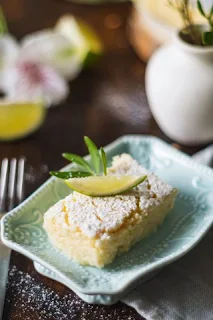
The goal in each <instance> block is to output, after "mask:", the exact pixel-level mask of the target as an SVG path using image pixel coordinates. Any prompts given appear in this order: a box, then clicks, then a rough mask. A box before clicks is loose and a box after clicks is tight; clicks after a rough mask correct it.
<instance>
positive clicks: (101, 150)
mask: <svg viewBox="0 0 213 320" xmlns="http://www.w3.org/2000/svg"><path fill="white" fill-rule="evenodd" d="M100 152H101V160H102V166H103V171H104V175H105V176H106V175H107V158H106V153H105V151H104V149H103V148H102V147H101V149H100Z"/></svg>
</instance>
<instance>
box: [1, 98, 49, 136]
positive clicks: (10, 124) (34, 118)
mask: <svg viewBox="0 0 213 320" xmlns="http://www.w3.org/2000/svg"><path fill="white" fill-rule="evenodd" d="M45 114H46V109H45V107H44V106H43V104H41V103H32V102H23V103H21V102H11V101H10V102H9V101H3V100H0V140H15V139H19V138H21V137H24V136H26V135H28V134H30V133H32V132H33V131H35V130H36V129H37V128H38V127H39V126H40V125H41V124H42V122H43V120H44V118H45Z"/></svg>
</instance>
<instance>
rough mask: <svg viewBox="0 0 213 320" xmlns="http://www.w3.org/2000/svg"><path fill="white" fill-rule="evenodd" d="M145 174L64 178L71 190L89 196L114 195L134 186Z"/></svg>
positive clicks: (140, 181) (143, 178)
mask: <svg viewBox="0 0 213 320" xmlns="http://www.w3.org/2000/svg"><path fill="white" fill-rule="evenodd" d="M145 179H146V176H91V177H86V178H72V179H68V180H65V182H66V184H67V185H68V186H69V187H70V188H71V189H73V190H75V191H77V192H79V193H82V194H84V195H87V196H91V197H103V196H114V195H116V194H120V193H122V192H125V191H127V190H129V189H132V188H134V187H136V186H137V185H138V184H140V183H142V182H143V181H144V180H145Z"/></svg>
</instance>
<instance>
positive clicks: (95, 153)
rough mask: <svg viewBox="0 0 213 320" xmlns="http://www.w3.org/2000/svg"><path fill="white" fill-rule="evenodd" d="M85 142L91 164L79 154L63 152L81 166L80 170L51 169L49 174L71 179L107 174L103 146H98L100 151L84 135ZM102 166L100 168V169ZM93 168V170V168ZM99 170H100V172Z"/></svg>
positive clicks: (67, 157) (66, 157) (68, 158)
mask: <svg viewBox="0 0 213 320" xmlns="http://www.w3.org/2000/svg"><path fill="white" fill-rule="evenodd" d="M84 141H85V144H86V145H87V147H88V150H89V153H90V156H91V162H92V166H91V165H90V163H89V162H88V161H86V160H85V159H84V158H82V157H81V156H79V155H77V154H74V153H67V152H66V153H63V154H62V156H63V157H64V158H65V159H67V160H69V161H72V162H75V163H77V164H78V165H80V166H81V167H82V170H81V169H80V170H73V171H68V172H65V171H51V172H50V174H51V175H52V176H55V177H57V178H60V179H71V178H83V177H89V176H94V175H101V174H104V175H105V176H106V175H107V158H106V154H105V151H104V149H103V148H100V151H99V150H98V148H97V147H96V145H95V143H94V142H93V141H92V140H91V139H90V138H88V137H86V136H85V137H84ZM101 166H102V170H101ZM93 168H94V170H93ZM100 171H101V172H100Z"/></svg>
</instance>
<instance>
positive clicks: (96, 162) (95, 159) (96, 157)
mask: <svg viewBox="0 0 213 320" xmlns="http://www.w3.org/2000/svg"><path fill="white" fill-rule="evenodd" d="M84 141H85V143H86V145H87V148H88V150H89V153H90V156H91V159H92V164H93V167H94V169H95V172H96V173H97V174H99V173H100V162H101V158H100V154H99V152H98V148H97V147H96V145H95V144H94V142H93V141H92V140H91V139H90V138H89V137H87V136H85V137H84Z"/></svg>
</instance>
